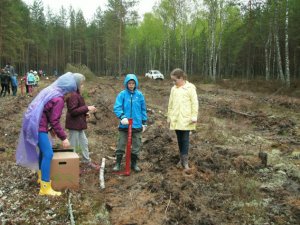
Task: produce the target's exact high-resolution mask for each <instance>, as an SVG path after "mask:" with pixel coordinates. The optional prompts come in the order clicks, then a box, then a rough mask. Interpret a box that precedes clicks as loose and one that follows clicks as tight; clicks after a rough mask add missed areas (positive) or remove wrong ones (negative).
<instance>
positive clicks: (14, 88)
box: [11, 86, 18, 96]
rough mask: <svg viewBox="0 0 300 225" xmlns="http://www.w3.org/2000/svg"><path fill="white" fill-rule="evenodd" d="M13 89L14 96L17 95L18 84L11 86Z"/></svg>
mask: <svg viewBox="0 0 300 225" xmlns="http://www.w3.org/2000/svg"><path fill="white" fill-rule="evenodd" d="M11 90H12V93H13V96H16V95H17V90H18V87H17V86H11Z"/></svg>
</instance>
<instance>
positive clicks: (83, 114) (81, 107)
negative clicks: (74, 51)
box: [66, 73, 100, 170]
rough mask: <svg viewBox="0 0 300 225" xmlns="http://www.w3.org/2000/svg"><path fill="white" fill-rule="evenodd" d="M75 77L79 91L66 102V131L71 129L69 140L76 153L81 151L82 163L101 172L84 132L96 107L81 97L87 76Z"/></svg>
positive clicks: (77, 74)
mask: <svg viewBox="0 0 300 225" xmlns="http://www.w3.org/2000/svg"><path fill="white" fill-rule="evenodd" d="M73 75H74V78H75V81H76V84H77V91H76V92H72V93H71V94H70V96H69V97H68V99H67V100H66V103H67V108H68V111H67V116H66V129H69V140H70V143H71V145H72V146H73V147H74V149H75V150H76V151H77V150H80V151H81V153H82V163H83V164H86V165H87V166H89V167H91V168H93V169H95V170H99V169H100V166H99V165H97V164H95V163H93V162H92V160H91V158H90V153H89V148H88V139H87V137H86V135H85V132H84V130H85V129H87V121H86V118H87V116H88V114H89V113H94V112H96V107H95V106H93V105H91V106H87V105H86V104H85V101H84V98H83V97H82V95H81V92H82V90H83V83H84V81H85V76H84V75H82V74H80V73H74V74H73Z"/></svg>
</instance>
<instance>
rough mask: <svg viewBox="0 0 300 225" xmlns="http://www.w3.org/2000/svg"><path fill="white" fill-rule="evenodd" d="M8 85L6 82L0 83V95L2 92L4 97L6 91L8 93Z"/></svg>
mask: <svg viewBox="0 0 300 225" xmlns="http://www.w3.org/2000/svg"><path fill="white" fill-rule="evenodd" d="M8 87H9V86H8V84H1V94H0V96H2V94H3V97H5V95H6V92H8V94H9V91H8V90H9V89H8Z"/></svg>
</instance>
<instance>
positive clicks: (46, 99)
mask: <svg viewBox="0 0 300 225" xmlns="http://www.w3.org/2000/svg"><path fill="white" fill-rule="evenodd" d="M76 90H77V85H76V82H75V79H74V76H73V74H72V73H70V72H69V73H66V74H64V75H63V76H61V77H60V78H58V79H57V80H56V81H55V82H53V83H52V84H51V85H50V86H48V87H46V88H45V89H43V90H42V91H41V92H39V94H38V95H37V96H36V97H35V98H34V99H33V101H32V102H31V103H30V105H29V106H28V108H27V111H26V112H25V114H24V117H23V122H22V128H21V133H20V137H19V143H18V147H17V152H16V161H17V164H18V165H21V166H24V167H27V168H30V169H34V170H38V169H39V171H38V178H39V179H38V182H39V183H40V192H39V195H54V196H59V195H61V192H57V191H54V190H53V189H52V187H51V181H50V165H51V161H52V157H53V149H52V144H51V141H50V139H49V136H48V131H49V130H51V131H52V132H54V133H55V135H56V136H57V137H58V138H59V139H60V140H61V141H62V146H63V148H69V147H70V142H69V140H68V139H67V134H66V132H65V131H64V129H63V128H62V126H61V124H60V118H61V115H62V112H63V108H64V102H65V98H67V94H68V93H70V92H73V91H76ZM49 127H50V128H49ZM37 146H38V147H39V151H37V149H36V147H37Z"/></svg>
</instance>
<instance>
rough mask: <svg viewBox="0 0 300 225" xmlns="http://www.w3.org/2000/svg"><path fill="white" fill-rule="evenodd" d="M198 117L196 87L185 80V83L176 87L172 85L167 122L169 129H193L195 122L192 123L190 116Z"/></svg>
mask: <svg viewBox="0 0 300 225" xmlns="http://www.w3.org/2000/svg"><path fill="white" fill-rule="evenodd" d="M197 117H198V97H197V92H196V87H195V86H194V85H193V84H192V83H190V82H188V81H186V83H185V84H184V85H183V86H181V87H177V86H176V85H174V86H173V87H172V89H171V94H170V99H169V106H168V122H170V129H171V130H195V129H196V124H195V123H192V118H195V119H196V118H197Z"/></svg>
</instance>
